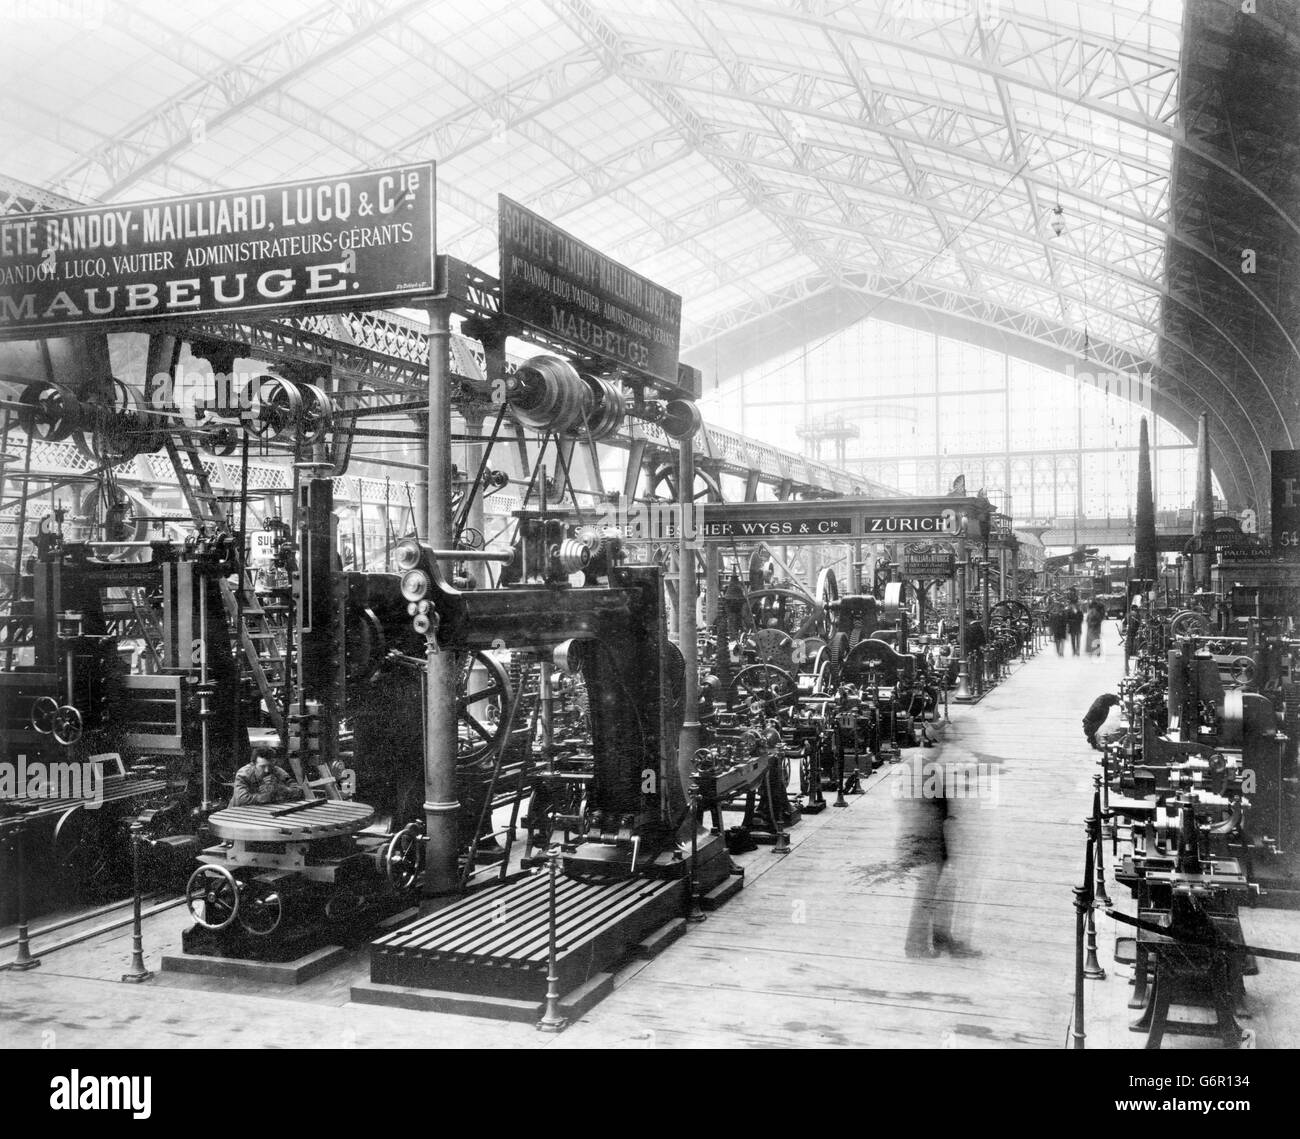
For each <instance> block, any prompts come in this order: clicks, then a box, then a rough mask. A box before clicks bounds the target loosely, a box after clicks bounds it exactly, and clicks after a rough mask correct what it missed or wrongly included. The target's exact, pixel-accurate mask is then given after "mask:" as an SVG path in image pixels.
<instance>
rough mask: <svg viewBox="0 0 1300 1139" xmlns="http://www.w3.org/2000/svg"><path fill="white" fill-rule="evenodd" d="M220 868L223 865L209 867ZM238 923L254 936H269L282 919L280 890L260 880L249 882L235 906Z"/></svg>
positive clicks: (278, 926) (282, 906)
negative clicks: (238, 903) (237, 904)
mask: <svg viewBox="0 0 1300 1139" xmlns="http://www.w3.org/2000/svg"><path fill="white" fill-rule="evenodd" d="M211 869H214V870H215V869H222V870H224V869H225V867H215V866H214V867H211ZM237 911H238V915H239V924H240V925H242V926H243V927H244V929H246V930H247V931H248V932H249V933H251V934H252V935H253V936H254V937H269V936H270V935H271V934H273V933H274V932H275V931H276V930H277V929H279V928H280V922H281V921H283V920H284V899H283V898H282V897H281V896H280V891H279V890H277V889H275V888H274V887H273V886H267V885H265V884H263V883H261V882H249V883H248V884H247V886H246V887H245V889H244V896H243V897H242V898H241V899H240V905H239V906H238V907H237Z"/></svg>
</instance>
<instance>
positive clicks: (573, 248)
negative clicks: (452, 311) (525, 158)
mask: <svg viewBox="0 0 1300 1139" xmlns="http://www.w3.org/2000/svg"><path fill="white" fill-rule="evenodd" d="M497 222H498V225H499V227H500V246H499V248H500V255H501V271H500V277H501V311H502V312H504V313H505V314H506V315H507V316H511V317H513V318H514V319H516V320H519V321H522V322H523V323H524V324H527V325H530V326H531V327H533V328H535V329H536V330H537V331H538V332H540V333H542V334H543V335H545V336H548V337H553V338H555V339H556V340H560V341H563V342H564V343H565V344H568V345H571V346H572V347H574V348H576V349H577V350H578V351H580V352H590V353H592V354H593V355H596V356H602V357H604V358H605V359H607V360H610V361H612V362H613V363H616V364H623V365H626V366H627V367H630V368H633V369H635V370H636V371H638V372H643V373H645V374H646V375H647V376H650V377H652V378H654V379H658V380H662V381H663V382H664V383H666V384H672V385H674V386H676V385H677V382H678V379H677V350H678V345H679V342H680V340H681V324H682V298H681V297H679V296H678V295H677V294H676V293H670V292H669V291H668V290H667V289H663V288H660V287H659V286H658V285H656V284H655V283H654V282H653V281H648V280H646V278H645V277H642V276H639V275H638V274H636V273H633V272H632V270H631V269H627V268H625V267H624V266H622V265H620V264H619V263H618V262H617V261H611V260H610V259H609V258H608V257H606V256H605V255H604V254H602V253H598V252H597V251H596V250H594V249H592V248H591V246H590V245H585V244H583V242H581V241H579V240H578V239H577V238H575V237H572V236H570V235H569V234H567V233H565V232H564V230H562V229H558V228H556V227H555V226H553V225H552V224H551V223H550V222H548V221H547V220H546V219H545V218H543V217H540V216H539V215H537V214H535V213H533V212H532V211H531V210H527V209H525V208H524V207H523V206H521V205H519V203H518V202H513V201H511V200H510V199H509V198H507V197H506V196H505V195H499V200H498V207H497Z"/></svg>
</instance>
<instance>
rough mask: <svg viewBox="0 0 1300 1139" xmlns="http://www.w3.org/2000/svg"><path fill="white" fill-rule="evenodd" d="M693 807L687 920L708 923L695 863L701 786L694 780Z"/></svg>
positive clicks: (687, 885) (691, 799)
mask: <svg viewBox="0 0 1300 1139" xmlns="http://www.w3.org/2000/svg"><path fill="white" fill-rule="evenodd" d="M688 796H689V802H690V806H691V864H690V866H689V867H688V868H687V872H686V920H687V921H688V922H691V923H698V922H702V921H708V920H709V915H708V914H706V913H705V912H704V910H703V909H701V908H700V893H699V879H698V878H697V877H696V874H695V863H696V859H697V858H698V856H699V833H698V832H699V829H700V785H699V784H698V783H697V782H696V781H695V780H694V779H692V780H691V782H690V787H689V788H688Z"/></svg>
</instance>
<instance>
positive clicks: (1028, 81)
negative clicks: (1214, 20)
mask: <svg viewBox="0 0 1300 1139" xmlns="http://www.w3.org/2000/svg"><path fill="white" fill-rule="evenodd" d="M712 2H713V3H715V4H717V5H718V6H720V7H724V8H731V9H735V10H737V11H745V12H749V13H750V14H751V15H761V16H767V17H779V18H780V19H783V20H790V21H793V22H794V23H797V24H806V25H808V26H811V27H815V28H817V29H818V30H819V31H822V32H825V31H827V30H829V31H831V32H834V33H838V34H840V35H843V36H846V37H848V38H850V39H861V40H867V41H870V42H872V43H878V44H884V45H886V46H888V47H891V48H893V49H894V50H896V51H901V52H910V53H913V54H916V55H921V56H924V57H926V58H927V59H936V60H940V61H942V62H944V63H946V64H948V65H949V66H950V67H953V68H954V69H960V68H970V69H971V70H974V71H978V72H980V73H982V74H984V75H987V76H989V77H990V78H991V79H999V78H1000V79H1003V80H1005V81H1006V82H1007V83H1009V84H1011V85H1012V86H1015V87H1025V88H1028V89H1029V90H1031V91H1037V92H1039V93H1040V94H1043V95H1048V96H1051V97H1052V98H1054V99H1062V100H1065V101H1068V102H1071V103H1074V104H1076V105H1078V106H1080V107H1087V108H1088V109H1089V110H1092V111H1096V112H1097V113H1098V114H1101V115H1106V116H1108V117H1110V118H1113V119H1118V120H1119V121H1120V122H1124V123H1127V124H1128V125H1130V126H1135V127H1138V128H1140V129H1142V130H1145V131H1147V132H1148V133H1150V134H1154V135H1157V136H1159V137H1161V138H1166V139H1168V140H1169V141H1170V142H1171V143H1172V144H1173V145H1174V146H1177V147H1179V148H1181V149H1183V150H1186V151H1187V152H1188V153H1190V154H1194V155H1196V156H1197V157H1198V158H1201V159H1203V160H1204V161H1206V162H1208V163H1209V164H1210V165H1212V166H1214V167H1216V168H1217V169H1219V170H1221V171H1222V172H1223V173H1224V174H1226V175H1227V176H1228V177H1229V178H1231V179H1232V180H1233V181H1235V182H1239V183H1240V184H1241V185H1242V186H1244V187H1245V188H1246V189H1248V190H1249V191H1250V193H1251V194H1253V195H1254V196H1255V197H1257V198H1258V199H1259V200H1260V201H1261V202H1263V203H1264V204H1265V205H1267V206H1268V207H1269V209H1270V210H1272V211H1273V212H1274V213H1276V214H1277V215H1278V217H1279V218H1281V219H1282V221H1283V222H1285V223H1286V224H1287V225H1288V226H1289V227H1290V228H1291V229H1292V230H1293V231H1294V232H1295V233H1296V235H1297V236H1298V237H1300V222H1298V221H1297V220H1296V219H1295V218H1293V217H1292V216H1291V215H1290V214H1289V213H1287V212H1286V210H1284V209H1283V208H1282V207H1281V206H1280V205H1279V204H1278V203H1277V202H1275V201H1274V200H1273V199H1272V198H1271V197H1269V195H1268V194H1266V193H1265V192H1264V190H1263V189H1262V188H1261V187H1260V186H1258V185H1256V184H1255V183H1254V182H1253V181H1252V180H1251V179H1249V178H1247V177H1246V175H1245V174H1243V173H1242V172H1241V171H1240V170H1238V169H1236V168H1235V167H1233V166H1232V165H1230V164H1229V163H1227V162H1225V161H1224V160H1223V159H1221V158H1220V157H1219V156H1218V155H1217V154H1215V153H1214V152H1213V151H1212V150H1210V149H1208V148H1206V147H1204V146H1202V145H1201V144H1200V143H1198V142H1193V141H1191V140H1189V139H1188V138H1187V136H1186V133H1185V132H1184V131H1182V130H1180V129H1176V128H1174V127H1172V126H1170V125H1168V124H1166V123H1164V122H1162V121H1160V120H1159V119H1153V118H1151V117H1150V116H1148V115H1143V114H1140V113H1138V112H1136V111H1129V110H1127V109H1125V108H1123V107H1120V106H1117V105H1116V104H1114V103H1107V102H1105V101H1104V100H1101V99H1095V98H1089V97H1087V96H1077V95H1073V94H1071V93H1069V92H1065V91H1062V90H1061V89H1060V88H1058V87H1053V86H1052V85H1051V84H1050V83H1047V82H1044V81H1041V80H1037V79H1034V78H1033V77H1032V76H1029V75H1026V74H1022V73H1020V72H1017V71H1012V70H1011V69H1010V68H1007V67H1002V66H998V65H994V64H990V63H988V62H986V61H983V60H979V59H975V58H973V57H971V56H965V55H963V56H956V55H954V53H952V52H951V51H941V50H939V49H937V48H933V47H930V46H929V45H928V44H925V43H922V42H920V41H919V40H909V39H902V38H900V37H897V36H891V35H886V34H885V33H883V32H881V31H879V30H876V29H871V28H861V27H849V26H846V25H844V24H839V23H836V22H835V21H833V20H827V19H825V18H823V17H820V16H815V15H812V14H810V13H808V12H800V11H795V10H793V9H786V8H777V7H769V6H766V5H763V4H757V3H754V2H752V0H712ZM1094 39H1095V40H1097V41H1099V42H1100V41H1101V39H1102V38H1101V37H1095V36H1094ZM1116 45H1117V41H1113V40H1112V41H1110V47H1111V48H1112V49H1113V48H1115V47H1116ZM686 50H689V49H686ZM1173 66H1174V67H1175V69H1176V68H1177V61H1176V60H1174V61H1173Z"/></svg>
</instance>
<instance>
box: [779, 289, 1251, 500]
mask: <svg viewBox="0 0 1300 1139" xmlns="http://www.w3.org/2000/svg"><path fill="white" fill-rule="evenodd" d="M859 276H863V277H866V276H868V275H867V274H859ZM884 284H885V287H884V288H882V287H879V286H877V287H871V286H870V285H866V286H863V285H858V284H855V283H854V282H853V281H852V279H850V280H849V281H847V282H845V281H840V282H831V281H827V282H825V283H824V284H822V286H821V287H820V288H817V289H810V288H809V287H808V282H807V281H803V282H797V283H796V286H795V287H794V288H793V289H790V290H788V291H789V292H791V294H792V295H791V296H790V298H789V299H788V300H787V301H785V302H784V303H783V304H781V305H780V306H779V307H781V308H787V307H791V306H793V305H797V304H805V303H808V302H810V301H812V300H813V299H815V297H816V296H818V295H820V294H823V293H825V294H830V293H831V292H832V290H833V289H834V288H835V287H836V286H837V285H838V286H839V287H841V288H848V289H849V290H851V291H852V292H855V293H858V294H861V295H863V296H867V297H872V298H876V299H879V300H883V301H886V302H888V303H891V304H896V305H903V306H905V308H908V309H911V310H913V311H915V312H923V313H925V314H926V315H927V316H928V317H930V318H932V320H933V318H942V320H943V321H946V322H951V321H955V322H956V323H957V324H959V325H960V324H966V325H967V326H971V325H974V326H977V327H980V328H983V329H986V330H988V331H989V332H991V333H993V334H995V336H996V337H997V338H998V340H999V341H1000V343H1001V350H1002V351H1004V352H1007V353H1009V354H1011V355H1024V356H1025V358H1027V359H1031V360H1035V361H1036V362H1041V361H1039V360H1038V359H1037V356H1036V355H1035V354H1032V353H1029V354H1026V353H1025V352H1023V351H1022V352H1016V350H1015V346H1016V345H1017V344H1021V345H1034V346H1035V347H1037V348H1039V349H1041V350H1045V351H1046V352H1048V353H1050V354H1052V355H1055V356H1057V357H1058V359H1059V358H1066V359H1069V358H1072V359H1073V361H1075V362H1077V363H1079V364H1082V365H1083V366H1084V368H1085V369H1086V370H1085V371H1082V372H1081V373H1080V374H1079V375H1078V376H1076V378H1077V379H1079V382H1087V381H1086V380H1085V379H1084V378H1083V377H1084V376H1087V375H1092V373H1091V371H1090V369H1092V368H1095V367H1096V365H1097V361H1096V360H1095V359H1092V360H1090V359H1088V358H1087V357H1085V356H1084V355H1083V353H1082V351H1080V346H1081V338H1080V337H1079V336H1078V335H1077V334H1075V333H1074V332H1073V330H1070V340H1071V341H1072V342H1073V345H1071V346H1067V344H1066V342H1065V340H1064V338H1063V337H1060V336H1058V338H1057V340H1056V341H1052V340H1049V339H1047V338H1046V337H1045V336H1042V335H1039V336H1035V335H1032V334H1031V333H1028V332H1025V331H1021V330H1019V329H1018V328H1016V327H1015V326H1014V324H1013V323H1011V322H1010V321H1009V320H1007V319H1006V318H1005V316H1002V317H1001V318H995V317H991V316H984V315H981V314H980V313H979V312H976V311H974V310H973V308H972V306H970V305H958V304H954V305H953V306H952V307H951V308H944V307H940V305H938V304H933V303H926V302H925V301H924V300H917V299H914V298H910V297H903V298H902V299H900V295H899V291H896V290H890V289H889V287H888V284H889V283H888V282H885V283H884ZM924 291H925V292H927V293H942V290H936V289H934V288H933V287H932V286H925V288H924ZM947 295H948V296H953V297H956V295H955V294H947ZM957 299H958V300H960V298H957ZM984 307H987V306H984ZM774 311H776V306H774V307H773V308H771V309H769V312H774ZM870 315H871V312H870V311H863V312H861V313H856V314H853V315H852V316H851V318H850V319H848V320H840V321H839V322H838V326H839V327H847V326H848V325H849V324H851V323H854V322H856V321H858V320H861V319H865V318H866V317H868V316H870ZM1027 323H1028V324H1031V325H1041V324H1042V323H1043V322H1042V321H1041V319H1040V318H1036V317H1035V318H1031V319H1030V320H1029V321H1028V322H1027ZM936 331H939V330H937V329H936ZM1056 331H1057V332H1058V333H1060V332H1061V331H1063V330H1062V329H1061V327H1060V326H1058V328H1057V329H1056ZM939 334H940V335H946V336H950V337H954V338H957V339H962V338H965V339H973V338H972V337H971V336H969V335H967V336H965V337H963V336H962V334H961V333H960V332H955V333H954V332H953V331H950V330H946V331H939ZM1171 343H1173V341H1171ZM1174 346H1175V347H1178V345H1176V344H1175V345H1174ZM1091 348H1092V349H1093V351H1094V355H1096V354H1101V355H1109V356H1111V357H1112V359H1111V361H1110V364H1109V366H1110V367H1113V368H1118V369H1119V370H1121V371H1131V372H1141V371H1144V370H1145V371H1152V372H1155V371H1159V372H1161V373H1162V374H1165V375H1168V377H1169V379H1170V381H1171V384H1170V386H1173V385H1178V386H1179V387H1180V388H1181V387H1183V386H1185V385H1184V381H1183V380H1182V379H1181V377H1179V376H1178V375H1177V374H1176V373H1174V372H1172V371H1170V370H1169V369H1168V368H1166V367H1164V366H1162V365H1160V364H1157V363H1156V362H1154V361H1152V360H1150V359H1146V358H1143V359H1138V358H1136V357H1134V356H1133V354H1132V353H1130V352H1128V351H1127V350H1125V349H1123V348H1120V347H1119V346H1115V345H1109V344H1107V343H1106V342H1105V341H1098V340H1094V341H1092V342H1091ZM1180 350H1181V349H1180ZM1188 355H1189V357H1190V358H1192V359H1195V358H1196V357H1195V353H1189V354H1188ZM1049 366H1055V367H1056V368H1057V369H1058V370H1062V369H1063V365H1062V364H1061V363H1057V364H1055V365H1049ZM1201 366H1203V365H1201ZM1094 380H1095V377H1094ZM1156 394H1158V395H1169V398H1170V399H1171V401H1173V402H1176V403H1178V405H1179V406H1183V407H1184V408H1185V410H1186V411H1187V413H1188V414H1189V415H1192V416H1193V417H1194V415H1195V412H1193V411H1192V410H1191V409H1190V408H1187V407H1186V405H1185V404H1184V403H1183V401H1181V400H1179V399H1177V397H1175V396H1173V395H1172V394H1170V393H1169V392H1168V388H1167V387H1166V388H1161V389H1158V390H1157V392H1156ZM1198 398H1200V400H1201V402H1203V403H1204V404H1205V410H1206V411H1207V412H1208V413H1209V414H1210V416H1211V417H1212V419H1214V420H1215V421H1216V422H1217V423H1218V424H1219V430H1216V432H1215V437H1216V438H1219V437H1221V436H1226V437H1227V438H1228V440H1229V441H1230V443H1231V445H1232V447H1233V448H1234V449H1235V450H1236V452H1237V456H1238V459H1237V460H1234V459H1232V457H1231V455H1230V453H1229V452H1228V451H1227V450H1226V449H1225V450H1224V451H1223V452H1222V456H1221V459H1222V461H1221V463H1220V466H1219V473H1220V477H1221V478H1226V477H1228V476H1229V475H1230V476H1231V477H1232V479H1233V481H1234V483H1235V484H1236V485H1237V486H1238V488H1239V490H1244V486H1243V484H1242V480H1241V476H1240V472H1242V471H1244V472H1246V474H1247V478H1248V479H1249V481H1250V485H1251V493H1252V494H1253V495H1254V496H1255V499H1254V500H1255V501H1259V499H1258V494H1259V488H1258V483H1257V481H1256V479H1255V477H1254V474H1253V471H1252V467H1251V464H1250V462H1249V460H1248V459H1247V456H1246V448H1245V447H1244V446H1243V444H1242V440H1241V437H1240V427H1241V424H1240V422H1238V421H1236V417H1233V419H1234V421H1233V422H1230V421H1229V420H1228V419H1226V418H1225V416H1224V414H1223V410H1222V409H1220V408H1219V407H1217V406H1215V405H1213V404H1211V403H1209V401H1208V400H1207V399H1205V397H1203V396H1201V397H1198ZM1245 422H1246V424H1247V426H1249V427H1250V428H1251V429H1253V428H1254V422H1253V420H1251V419H1250V418H1249V417H1246V419H1245ZM1190 434H1192V435H1193V436H1194V435H1195V422H1194V418H1193V422H1192V427H1191V431H1190Z"/></svg>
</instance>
